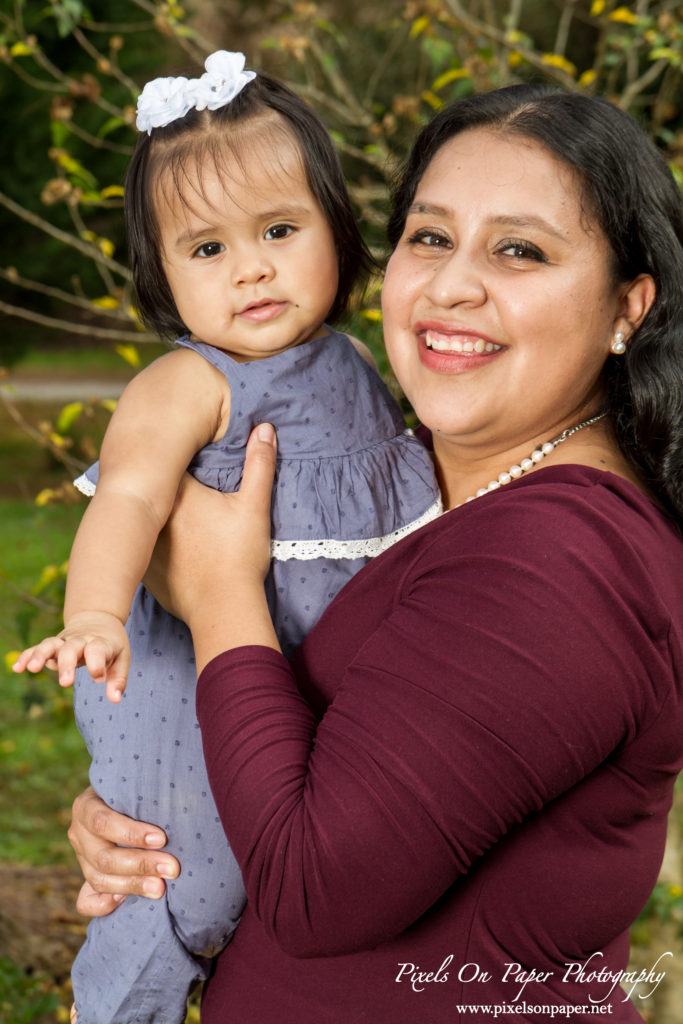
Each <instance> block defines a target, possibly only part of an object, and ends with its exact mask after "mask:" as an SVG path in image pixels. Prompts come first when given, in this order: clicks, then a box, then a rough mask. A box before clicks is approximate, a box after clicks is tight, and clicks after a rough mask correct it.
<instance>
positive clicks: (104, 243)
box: [97, 238, 115, 257]
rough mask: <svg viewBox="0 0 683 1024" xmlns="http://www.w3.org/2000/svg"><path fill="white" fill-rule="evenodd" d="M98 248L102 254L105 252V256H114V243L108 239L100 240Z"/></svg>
mask: <svg viewBox="0 0 683 1024" xmlns="http://www.w3.org/2000/svg"><path fill="white" fill-rule="evenodd" d="M97 246H98V248H99V250H100V252H103V253H104V255H105V256H109V257H112V256H113V255H114V249H115V246H114V243H113V242H111V241H110V240H109V239H108V238H98V239H97Z"/></svg>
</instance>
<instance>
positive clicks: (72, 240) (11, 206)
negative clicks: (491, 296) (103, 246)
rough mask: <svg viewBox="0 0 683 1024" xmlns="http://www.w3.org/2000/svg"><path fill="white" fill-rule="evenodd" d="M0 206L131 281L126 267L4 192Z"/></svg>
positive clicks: (1, 193) (0, 198) (0, 196)
mask: <svg viewBox="0 0 683 1024" xmlns="http://www.w3.org/2000/svg"><path fill="white" fill-rule="evenodd" d="M0 206H4V207H5V208H6V209H8V210H10V211H11V212H12V213H14V214H16V216H17V217H20V218H21V219H22V220H25V221H27V223H29V224H33V226H34V227H36V228H39V229H40V230H41V231H43V232H44V233H45V234H46V235H50V236H51V237H52V238H56V239H57V241H59V242H63V243H64V244H65V245H68V246H70V247H71V248H72V249H77V250H78V251H79V252H82V253H83V255H84V256H87V257H88V259H91V260H94V261H95V262H96V263H99V264H102V266H104V267H108V268H109V269H110V270H113V271H114V273H116V274H119V275H120V276H121V277H123V278H125V280H126V281H132V279H133V278H132V274H131V272H130V270H129V269H128V268H127V267H124V265H123V264H122V263H118V262H117V261H116V260H113V259H111V258H110V257H109V256H105V255H104V253H103V252H102V251H101V250H100V249H98V248H97V246H96V245H92V244H91V243H89V242H83V241H81V239H80V238H76V236H75V235H70V234H69V232H68V231H62V230H61V228H58V227H55V225H54V224H51V223H50V222H49V221H48V220H44V219H43V218H42V217H39V216H38V214H37V213H32V212H31V211H30V210H27V209H26V208H25V207H24V206H20V205H19V203H15V202H14V200H13V199H10V197H9V196H7V195H5V193H4V192H0Z"/></svg>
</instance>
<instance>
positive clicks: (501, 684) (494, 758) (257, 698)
mask: <svg viewBox="0 0 683 1024" xmlns="http://www.w3.org/2000/svg"><path fill="white" fill-rule="evenodd" d="M535 490H536V491H538V487H536V488H535ZM546 490H548V489H547V488H546ZM582 490H583V489H582ZM598 490H599V489H593V491H594V493H593V494H591V492H590V489H589V492H588V499H586V497H585V495H584V494H583V493H582V494H581V497H580V502H579V501H578V500H577V499H576V498H575V497H573V496H571V495H570V497H569V500H568V499H567V497H566V495H565V494H564V492H561V494H560V498H559V499H558V498H557V497H556V495H555V494H554V492H553V491H552V490H550V491H548V493H547V495H543V496H541V495H539V494H537V493H534V494H533V495H530V497H531V500H528V501H527V500H524V496H523V494H522V493H521V492H520V493H519V494H518V495H517V500H516V501H515V502H511V501H509V500H507V499H506V500H498V501H496V500H495V498H494V499H493V500H490V499H488V498H487V500H486V502H482V503H481V506H480V508H474V507H471V510H470V507H468V509H467V510H459V511H458V512H457V513H455V514H453V513H452V514H450V516H448V517H445V518H444V520H442V521H441V522H440V523H438V524H433V526H431V527H428V528H427V530H426V531H421V534H422V535H421V536H419V535H418V536H416V537H415V538H413V539H409V540H408V541H406V542H404V543H403V544H402V545H399V546H398V548H396V549H393V551H390V552H389V553H387V554H386V555H385V556H382V559H378V560H377V561H376V562H375V563H374V564H373V565H372V566H371V567H370V568H368V569H366V570H364V572H363V573H361V574H360V575H359V577H357V578H356V580H354V581H353V582H352V583H351V584H350V585H349V586H348V587H347V588H345V590H344V591H343V592H342V595H341V597H340V598H338V599H337V601H336V602H335V603H334V604H333V605H332V606H331V608H330V609H329V610H328V612H327V614H326V616H325V617H324V618H323V620H322V621H321V623H320V625H319V627H318V629H317V630H315V631H314V633H313V634H312V635H311V637H310V638H309V644H308V645H304V653H303V659H302V664H303V665H305V666H306V673H307V674H309V676H310V678H308V679H297V677H296V676H295V673H294V671H293V669H292V668H291V667H290V665H289V664H288V663H287V662H286V661H285V660H284V659H283V658H282V657H281V656H279V655H278V654H276V653H275V652H272V651H270V650H267V649H265V648H258V647H251V648H242V649H239V650H236V651H233V652H230V653H228V654H225V655H221V656H219V657H218V658H217V659H215V660H214V661H213V662H212V663H211V664H210V665H209V666H207V668H206V669H205V671H204V673H203V674H202V676H201V678H200V684H199V690H198V717H199V722H200V726H201V729H202V733H203V740H204V747H205V755H206V761H207V767H208V771H209V777H210V779H211V783H212V788H213V789H214V793H215V796H216V802H217V806H218V808H219V813H220V814H221V818H222V821H223V825H224V827H225V829H226V833H227V835H228V836H229V838H230V841H231V844H232V846H233V849H234V851H235V854H236V857H237V860H238V862H239V864H240V866H241V868H242V871H243V875H244V879H245V885H246V889H247V894H248V899H249V901H250V903H251V904H252V907H253V909H254V911H255V913H256V914H257V915H258V917H259V919H260V920H261V921H262V922H263V924H264V926H265V928H266V929H267V931H268V932H269V933H270V934H271V936H273V937H274V938H275V939H276V941H277V942H278V943H279V944H280V945H281V947H282V948H283V949H284V950H285V951H286V952H288V953H291V954H293V955H295V956H316V955H332V954H340V953H348V952H353V951H355V950H358V949H362V948H368V947H371V946H375V945H376V944H378V943H381V942H383V941H387V940H389V939H391V938H392V937H394V936H397V935H398V934H400V933H401V932H403V931H404V930H405V929H406V928H407V927H408V926H409V925H411V924H412V923H413V922H415V921H417V920H418V919H419V918H420V917H421V916H422V915H423V914H424V913H425V912H426V911H427V910H428V909H429V908H430V907H432V905H433V904H434V903H435V902H436V901H437V900H439V898H440V897H441V896H442V895H443V894H444V893H446V891H447V890H449V888H450V887H451V886H453V884H454V883H456V882H458V881H459V880H461V879H463V877H464V876H465V875H466V874H467V873H468V871H470V870H471V868H472V867H473V866H474V865H475V864H476V863H477V862H478V861H479V860H480V859H481V858H483V857H484V856H485V855H486V854H487V852H489V851H491V850H492V849H493V848H494V847H495V846H496V844H497V843H499V842H500V841H501V840H502V839H503V837H505V836H506V835H508V834H509V833H510V832H511V831H512V830H513V829H515V828H518V827H519V826H521V825H522V824H523V823H524V822H526V821H528V820H529V819H531V818H533V816H534V815H537V813H538V812H539V811H541V810H542V809H543V808H544V807H546V806H547V805H549V804H550V803H551V802H552V801H555V800H557V798H558V797H561V796H562V795H563V794H566V793H567V792H569V791H570V790H572V788H573V787H575V786H576V785H577V784H578V783H580V782H581V781H582V780H584V779H586V778H587V777H588V776H590V775H591V773H593V772H595V771H596V769H598V768H599V767H600V766H604V765H605V764H608V765H610V770H613V771H614V772H619V771H621V770H622V769H621V767H620V766H621V759H622V758H623V757H624V756H625V754H624V752H628V751H629V749H630V748H631V747H632V746H633V744H634V743H635V742H636V741H637V743H638V744H639V747H638V749H639V755H638V757H639V760H640V761H641V762H642V766H641V768H640V769H639V770H640V777H639V780H638V786H640V787H641V789H642V795H641V791H640V790H639V791H638V794H636V789H637V788H638V787H637V786H636V784H635V783H634V784H633V785H632V786H631V789H632V790H633V792H634V795H633V797H632V805H633V806H631V807H630V808H628V813H631V814H633V813H639V807H640V805H639V803H638V801H639V800H640V801H641V803H642V807H643V808H644V806H645V803H646V802H647V801H650V806H651V807H653V806H654V805H655V804H656V803H657V801H658V800H661V801H662V802H664V801H666V800H667V799H668V796H667V795H666V794H667V793H668V792H669V790H670V784H671V774H672V773H673V772H675V770H676V767H677V765H678V764H679V763H680V756H681V749H680V748H681V744H680V740H679V739H676V734H675V729H674V728H673V726H674V725H675V716H678V721H679V723H680V709H679V701H678V695H677V694H676V693H675V690H674V686H673V682H672V680H673V679H674V678H675V674H674V673H673V672H672V663H671V659H672V654H671V647H670V636H669V634H670V628H671V616H670V613H669V611H668V609H667V603H666V602H667V599H668V597H670V598H671V599H672V600H673V599H674V597H675V598H676V599H678V600H680V594H677V595H673V594H669V595H668V597H667V594H666V593H664V594H662V593H661V592H659V591H658V590H656V589H655V587H654V584H653V579H652V576H651V573H650V571H649V569H648V566H647V559H644V558H643V552H642V551H641V550H639V549H638V546H637V544H636V545H635V546H634V544H633V541H632V538H631V537H624V532H623V530H621V529H619V527H618V526H617V527H615V525H614V523H613V522H612V521H611V519H613V511H612V510H611V506H610V505H609V502H608V510H609V511H610V515H609V516H608V515H607V514H606V513H605V510H604V509H603V507H602V504H601V502H602V500H603V497H602V495H600V494H597V492H598ZM530 491H531V489H530V488H528V489H527V492H528V493H530ZM596 494H597V497H596V496H595V495H596ZM543 497H545V501H544V500H543ZM591 498H592V499H593V500H592V501H591ZM473 505H476V503H473ZM463 512H464V513H465V514H463ZM641 518H642V517H641ZM651 527H652V524H648V523H646V522H643V523H642V528H643V530H644V531H645V532H646V533H647V530H651ZM399 549H400V550H399ZM676 555H677V557H678V558H679V559H680V557H681V556H680V550H678V549H676ZM664 589H665V590H666V588H664ZM387 595H388V596H387ZM680 610H681V609H680V606H679V607H678V613H679V614H680ZM679 628H680V620H679ZM330 651H331V653H330ZM335 659H336V662H337V665H336V668H335V669H334V671H336V673H337V676H336V678H335V679H333V680H331V679H330V678H327V677H326V673H327V676H329V675H330V674H331V673H333V662H334V661H335ZM310 687H312V688H313V691H314V692H315V694H317V697H318V698H320V694H324V700H322V704H323V710H322V713H321V714H320V716H318V715H317V714H314V712H313V710H312V708H311V705H310V703H309V702H308V701H307V700H305V699H304V697H303V696H302V693H301V689H303V690H306V689H307V688H310ZM665 711H668V712H669V720H670V723H671V726H672V728H671V730H669V729H668V728H667V726H662V725H661V722H662V719H664V718H666V715H665V714H663V712H665ZM658 722H659V725H660V728H659V730H658V729H657V727H656V726H657V723H658ZM650 735H651V742H650V741H649V739H648V737H649V736H650ZM648 743H650V745H649V746H648ZM623 770H624V772H626V768H624V769H623ZM646 791H647V796H646V795H645V793H646ZM648 813H649V812H648Z"/></svg>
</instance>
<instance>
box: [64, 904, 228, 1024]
mask: <svg viewBox="0 0 683 1024" xmlns="http://www.w3.org/2000/svg"><path fill="white" fill-rule="evenodd" d="M209 964H210V961H208V960H206V961H202V960H201V958H196V957H192V956H191V955H190V954H189V953H188V952H187V950H186V949H185V947H184V946H183V945H182V943H181V942H180V940H179V938H178V936H177V935H176V932H175V929H174V927H173V921H172V919H171V917H170V915H169V914H168V912H167V907H166V904H165V901H164V900H145V899H143V898H142V897H141V896H128V897H127V898H126V899H125V900H124V901H123V903H122V904H121V905H120V906H119V907H118V908H117V909H116V911H115V912H114V913H113V914H110V915H109V916H108V917H101V918H94V919H93V920H92V921H91V922H90V924H89V926H88V937H87V939H86V941H85V944H84V945H83V946H82V947H81V950H80V952H79V954H78V956H77V957H76V960H75V962H74V965H73V969H72V972H71V982H72V985H73V991H74V1000H75V1006H76V1012H77V1017H78V1024H132V1022H135V1024H182V1022H183V1021H184V1020H185V1017H186V1013H187V997H188V993H189V991H190V989H191V988H192V987H193V985H194V984H195V982H197V981H200V980H204V979H205V978H206V977H207V976H208V968H209Z"/></svg>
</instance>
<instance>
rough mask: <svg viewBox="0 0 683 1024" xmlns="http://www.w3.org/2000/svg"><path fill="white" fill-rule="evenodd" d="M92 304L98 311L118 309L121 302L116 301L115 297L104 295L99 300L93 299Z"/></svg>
mask: <svg viewBox="0 0 683 1024" xmlns="http://www.w3.org/2000/svg"><path fill="white" fill-rule="evenodd" d="M92 304H93V306H97V308H98V309H118V308H119V305H120V303H119V300H118V299H115V298H114V296H113V295H103V296H102V297H101V298H99V299H93V300H92Z"/></svg>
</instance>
